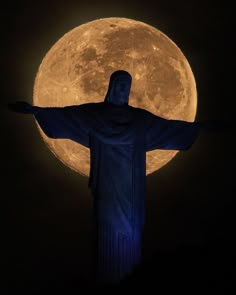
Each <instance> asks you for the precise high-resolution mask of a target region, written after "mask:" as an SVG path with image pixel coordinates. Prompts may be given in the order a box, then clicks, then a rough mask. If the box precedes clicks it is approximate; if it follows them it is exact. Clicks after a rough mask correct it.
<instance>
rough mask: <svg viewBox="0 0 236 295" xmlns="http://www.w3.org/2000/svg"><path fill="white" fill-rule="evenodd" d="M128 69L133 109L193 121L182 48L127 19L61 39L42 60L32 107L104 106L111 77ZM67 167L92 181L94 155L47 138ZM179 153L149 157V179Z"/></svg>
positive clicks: (94, 24) (91, 25)
mask: <svg viewBox="0 0 236 295" xmlns="http://www.w3.org/2000/svg"><path fill="white" fill-rule="evenodd" d="M118 69H123V70H127V71H128V72H130V74H131V75H132V77H133V81H132V89H131V93H130V100H129V104H130V105H132V106H135V107H140V108H144V109H146V110H148V111H150V112H152V113H154V114H156V115H159V116H161V117H164V118H167V119H179V120H186V121H189V122H192V121H194V119H195V116H196V110H197V91H196V83H195V79H194V75H193V72H192V70H191V67H190V65H189V63H188V61H187V59H186V58H185V56H184V54H183V53H182V52H181V50H180V49H179V48H178V46H177V45H176V44H175V43H174V42H173V41H172V40H171V39H170V38H169V37H167V36H166V35H165V34H164V33H162V32H161V31H159V30H158V29H156V28H154V27H152V26H150V25H148V24H146V23H143V22H140V21H137V20H132V19H127V18H119V17H112V18H103V19H97V20H94V21H90V22H87V23H84V24H82V25H80V26H78V27H76V28H74V29H72V30H71V31H69V32H68V33H66V34H65V35H64V36H62V37H61V38H60V39H59V40H58V41H57V42H56V43H55V44H54V45H53V46H52V48H51V49H50V50H49V51H48V53H47V54H46V56H45V57H44V58H43V60H42V62H41V64H40V66H39V69H38V72H37V75H36V78H35V83H34V91H33V104H34V105H38V106H43V107H53V106H57V107H62V106H67V105H79V104H83V103H88V102H101V101H103V100H104V97H105V94H106V92H107V87H108V83H109V78H110V75H111V73H112V72H113V71H115V70H118ZM37 126H38V128H39V131H40V134H41V135H42V137H43V140H44V141H45V143H46V144H47V145H48V147H49V149H50V150H51V151H52V152H53V153H54V154H55V155H56V157H57V158H59V159H60V160H61V161H62V162H63V163H64V164H65V165H67V166H68V167H70V168H71V169H73V170H75V171H77V172H79V173H80V174H82V175H84V176H88V175H89V167H90V155H89V149H88V148H86V147H83V146H82V145H80V144H78V143H75V142H73V141H71V140H69V139H51V138H48V137H47V136H46V135H45V134H44V133H43V131H42V130H41V128H40V127H39V125H38V124H37ZM177 152H178V151H163V150H155V151H151V152H148V153H147V156H146V157H147V170H146V174H147V175H148V174H150V173H152V172H154V171H156V170H158V169H160V168H161V167H163V166H164V165H165V164H167V163H168V162H169V161H170V160H171V159H172V158H173V157H174V156H175V155H176V154H177Z"/></svg>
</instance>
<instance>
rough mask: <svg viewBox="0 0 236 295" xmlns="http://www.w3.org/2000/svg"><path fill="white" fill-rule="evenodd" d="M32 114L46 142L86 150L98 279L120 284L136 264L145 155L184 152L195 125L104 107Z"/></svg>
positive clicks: (129, 109)
mask: <svg viewBox="0 0 236 295" xmlns="http://www.w3.org/2000/svg"><path fill="white" fill-rule="evenodd" d="M32 113H33V114H34V115H35V118H36V120H37V122H38V123H39V125H40V127H41V128H42V130H43V131H44V132H45V134H46V135H47V136H49V137H51V138H67V139H71V140H73V141H75V142H78V143H80V144H82V145H84V146H86V147H87V148H89V149H90V155H91V157H90V160H91V163H90V164H91V166H90V176H89V187H90V188H91V190H92V192H93V196H94V207H95V217H96V224H97V233H96V234H97V259H98V261H97V262H98V264H97V274H98V279H99V281H104V282H118V281H120V280H121V279H122V278H124V277H125V275H127V274H131V273H132V271H133V269H134V267H135V266H136V265H138V264H139V263H140V262H141V246H142V245H141V241H142V230H143V225H144V209H145V180H146V152H147V151H151V150H156V149H162V150H187V149H189V148H190V146H191V145H192V144H193V143H194V141H195V140H196V138H197V136H198V133H199V129H200V124H199V123H197V122H185V121H179V120H166V119H163V118H160V117H158V116H155V115H154V114H152V113H150V112H148V111H146V110H143V109H139V108H134V107H131V106H129V105H120V106H119V105H114V104H112V103H109V102H106V101H104V102H101V103H88V104H82V105H78V106H67V107H63V108H58V107H49V108H41V107H37V106H34V107H32Z"/></svg>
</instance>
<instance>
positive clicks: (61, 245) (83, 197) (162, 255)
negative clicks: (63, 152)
mask: <svg viewBox="0 0 236 295" xmlns="http://www.w3.org/2000/svg"><path fill="white" fill-rule="evenodd" d="M8 2H9V4H8V3H6V4H5V5H4V6H2V7H1V12H0V13H1V19H0V21H1V29H2V32H1V50H3V53H2V54H1V57H2V58H3V61H2V66H1V68H2V74H3V75H2V79H1V80H2V83H1V84H2V86H1V91H2V95H1V117H0V119H1V127H2V128H1V133H2V144H1V149H2V152H1V155H2V157H1V163H2V165H1V166H2V169H1V170H2V181H1V183H2V193H1V199H2V200H3V202H2V204H3V208H4V212H5V214H3V216H4V219H3V222H2V225H3V230H2V232H1V234H2V239H1V244H2V245H3V246H4V247H3V249H4V250H3V251H2V255H3V260H2V261H4V263H2V267H3V271H4V273H5V275H6V277H5V276H4V279H3V282H4V284H1V288H4V291H5V292H6V290H8V293H11V292H12V293H13V294H15V292H18V291H20V290H23V291H24V292H27V291H29V293H30V294H36V293H37V291H38V292H39V293H40V294H45V293H47V292H48V293H50V294H56V292H57V293H58V292H60V291H62V292H63V294H71V293H72V292H71V293H70V291H75V292H77V291H79V290H82V289H83V288H85V289H86V288H87V289H89V287H91V282H92V279H91V277H92V270H93V254H94V249H93V245H94V228H93V222H92V220H93V219H92V205H93V203H92V196H91V194H90V191H89V189H88V186H87V181H88V179H87V178H86V177H82V176H80V175H79V174H78V173H76V172H74V171H72V170H70V169H69V168H68V167H66V166H64V165H63V164H62V163H61V162H60V161H59V160H58V159H57V158H56V157H55V156H54V155H53V153H52V152H51V151H50V150H49V149H48V148H47V146H46V145H45V143H44V142H43V140H42V139H41V136H40V134H39V132H38V130H37V127H36V124H35V121H34V119H33V117H32V116H31V115H29V116H26V115H20V114H15V113H10V112H8V111H7V110H5V109H4V108H5V105H6V104H7V103H8V102H13V101H16V100H26V101H28V102H30V103H31V102H32V91H33V84H34V78H35V75H36V72H37V69H38V66H39V64H40V62H41V60H42V58H43V57H44V55H45V54H46V53H47V51H48V50H49V49H50V47H51V46H52V45H53V44H54V43H55V42H56V41H57V40H58V39H59V38H60V37H62V36H63V35H64V34H65V33H66V32H68V31H69V30H71V29H73V28H74V27H76V26H78V25H80V24H82V23H84V22H88V21H91V20H94V19H97V18H103V17H127V18H131V19H135V20H140V21H143V22H146V23H148V24H150V25H152V26H154V27H156V28H158V29H159V30H161V31H162V32H163V33H165V34H166V35H167V36H169V37H170V38H171V39H172V40H173V41H174V42H175V43H176V44H177V45H178V46H179V47H180V49H181V50H182V52H183V53H184V54H185V56H186V58H187V59H188V61H189V63H190V65H191V68H192V70H193V73H194V75H195V79H196V83H197V91H198V110H197V117H196V120H199V121H202V120H207V119H222V120H226V119H233V118H234V115H235V114H234V113H235V111H234V107H233V105H234V100H235V92H234V88H235V49H236V45H235V44H236V42H234V39H233V38H234V35H235V26H234V18H235V16H234V15H233V9H232V6H230V5H229V4H226V1H221V4H217V3H216V2H215V1H214V2H213V1H183V0H181V1H163V0H161V1H157V0H156V1H149V0H145V1H143V2H142V1H138V0H137V1H131V0H126V1H125V0H124V1H123V0H120V1H111V0H110V1H105V0H101V1H90V0H86V1H70V0H67V1H60V0H57V1H38V2H37V3H36V2H35V1H31V2H29V3H27V2H21V3H20V1H18V2H16V1H15V2H16V3H14V1H8ZM83 2H84V3H83ZM113 2H114V3H113ZM23 3H24V4H23ZM234 134H235V133H234ZM234 142H235V140H234V137H233V133H232V131H229V132H222V133H221V134H211V135H209V136H206V135H202V136H201V137H199V138H198V140H197V141H196V142H195V144H194V146H193V147H192V148H191V149H190V150H188V151H185V152H180V153H178V154H177V156H176V157H175V158H174V159H173V160H172V161H171V162H169V163H168V164H167V165H166V166H165V167H163V168H161V169H160V170H159V171H156V172H155V173H153V174H152V175H149V176H148V177H147V196H146V223H145V231H144V237H143V264H142V265H141V266H140V267H139V268H137V270H136V272H135V273H134V275H133V276H131V277H130V278H128V279H127V280H125V282H124V283H122V284H121V285H120V286H119V287H120V288H121V289H122V288H124V290H125V289H126V288H127V286H132V287H133V288H134V287H137V289H139V288H140V287H141V286H142V287H143V286H144V287H145V288H146V289H148V288H154V289H155V291H157V292H158V291H162V290H169V289H171V290H175V291H179V290H187V291H189V292H192V291H194V290H205V289H206V290H212V289H214V290H215V289H216V290H217V289H222V290H226V289H230V288H231V287H232V283H233V277H234V276H235V257H234V256H235V242H234V240H235V217H234V215H235V212H234V211H235V209H234V205H233V201H234V198H235V187H236V181H235V179H234V167H235V165H236V163H235V159H236V157H235V146H234ZM3 192H4V193H3ZM5 208H6V209H5ZM33 292H34V293H33ZM41 292H43V293H41ZM53 292H55V293H53ZM65 292H66V293H65ZM8 293H7V294H8ZM4 294H6V293H4Z"/></svg>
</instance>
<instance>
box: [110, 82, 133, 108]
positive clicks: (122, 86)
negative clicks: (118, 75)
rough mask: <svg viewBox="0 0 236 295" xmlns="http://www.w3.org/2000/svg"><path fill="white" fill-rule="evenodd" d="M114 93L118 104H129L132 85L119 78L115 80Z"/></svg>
mask: <svg viewBox="0 0 236 295" xmlns="http://www.w3.org/2000/svg"><path fill="white" fill-rule="evenodd" d="M113 91H114V92H113V95H114V97H115V98H116V104H118V105H122V104H127V102H128V99H129V93H130V85H129V83H127V81H125V80H122V79H118V80H117V81H116V82H115V85H114V89H113Z"/></svg>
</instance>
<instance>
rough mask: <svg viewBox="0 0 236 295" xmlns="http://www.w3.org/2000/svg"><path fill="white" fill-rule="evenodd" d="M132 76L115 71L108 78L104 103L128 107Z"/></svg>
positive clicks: (124, 72) (125, 72) (121, 71)
mask: <svg viewBox="0 0 236 295" xmlns="http://www.w3.org/2000/svg"><path fill="white" fill-rule="evenodd" d="M131 83H132V76H131V75H130V74H129V73H128V72H127V71H123V70H118V71H115V72H113V73H112V74H111V76H110V82H109V86H108V91H107V94H106V97H105V102H108V103H112V104H114V105H119V106H121V105H128V102H129V94H130V89H131Z"/></svg>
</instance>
